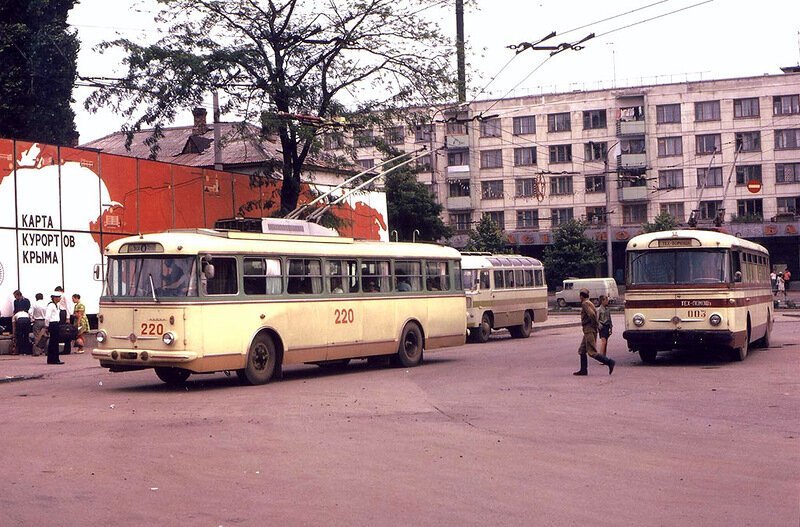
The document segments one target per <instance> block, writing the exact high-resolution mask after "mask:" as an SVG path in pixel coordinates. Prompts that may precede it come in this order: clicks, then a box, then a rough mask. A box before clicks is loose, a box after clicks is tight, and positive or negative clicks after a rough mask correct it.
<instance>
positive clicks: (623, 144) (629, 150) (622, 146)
mask: <svg viewBox="0 0 800 527" xmlns="http://www.w3.org/2000/svg"><path fill="white" fill-rule="evenodd" d="M619 151H620V152H621V153H623V154H644V153H645V152H647V144H646V143H645V140H644V139H623V140H621V141H620V142H619Z"/></svg>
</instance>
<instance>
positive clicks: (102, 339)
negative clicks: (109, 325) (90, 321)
mask: <svg viewBox="0 0 800 527" xmlns="http://www.w3.org/2000/svg"><path fill="white" fill-rule="evenodd" d="M94 338H95V339H97V342H98V343H100V344H102V343H103V342H105V341H106V339H107V338H108V335H106V332H105V331H103V330H102V329H101V330H100V331H98V332H97V334H95V336H94Z"/></svg>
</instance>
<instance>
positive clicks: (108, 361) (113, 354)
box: [92, 349, 198, 371]
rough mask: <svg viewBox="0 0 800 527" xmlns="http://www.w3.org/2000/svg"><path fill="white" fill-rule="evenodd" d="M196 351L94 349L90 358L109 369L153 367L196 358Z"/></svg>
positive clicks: (177, 364)
mask: <svg viewBox="0 0 800 527" xmlns="http://www.w3.org/2000/svg"><path fill="white" fill-rule="evenodd" d="M197 357H198V355H197V353H193V352H187V351H178V352H176V351H170V352H167V351H161V350H143V349H136V350H131V349H95V350H93V351H92V358H95V359H97V360H99V361H100V366H102V367H103V368H109V369H111V370H116V371H123V370H127V369H143V368H153V367H155V366H179V365H180V364H184V363H187V362H192V361H193V360H195V359H197Z"/></svg>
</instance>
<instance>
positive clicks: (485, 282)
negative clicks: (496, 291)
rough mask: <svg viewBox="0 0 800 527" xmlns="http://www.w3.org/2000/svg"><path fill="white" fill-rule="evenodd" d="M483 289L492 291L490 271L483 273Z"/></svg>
mask: <svg viewBox="0 0 800 527" xmlns="http://www.w3.org/2000/svg"><path fill="white" fill-rule="evenodd" d="M480 280H481V289H490V288H491V285H490V282H489V271H481V278H480Z"/></svg>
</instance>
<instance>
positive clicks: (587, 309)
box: [573, 288, 616, 375]
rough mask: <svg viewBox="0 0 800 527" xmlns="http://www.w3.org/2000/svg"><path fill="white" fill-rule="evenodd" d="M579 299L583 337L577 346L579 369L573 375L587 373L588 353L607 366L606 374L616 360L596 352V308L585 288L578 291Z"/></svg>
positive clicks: (609, 372) (612, 369)
mask: <svg viewBox="0 0 800 527" xmlns="http://www.w3.org/2000/svg"><path fill="white" fill-rule="evenodd" d="M580 299H581V330H582V332H583V338H582V339H581V345H580V347H579V348H578V355H580V358H581V369H580V370H578V371H576V372H575V373H573V375H588V374H589V370H588V359H587V358H586V355H587V354H588V355H590V356H591V357H592V358H593V359H594V360H596V361H598V362H601V363H603V364H605V365H606V366H608V374H609V375H611V373H612V372H613V371H614V365H615V364H616V361H615V360H614V359H609V358H608V357H604V356H603V355H600V354H599V353H597V326H598V321H597V309H595V307H594V304H592V302H591V301H590V300H589V290H588V289H586V288H583V289H581V291H580Z"/></svg>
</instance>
